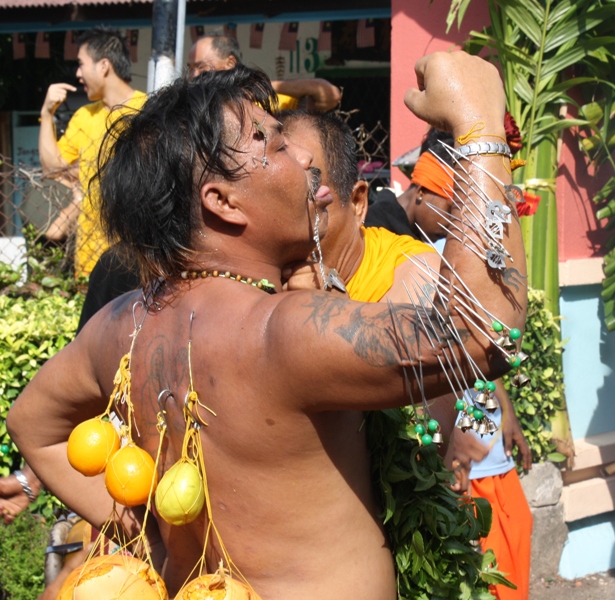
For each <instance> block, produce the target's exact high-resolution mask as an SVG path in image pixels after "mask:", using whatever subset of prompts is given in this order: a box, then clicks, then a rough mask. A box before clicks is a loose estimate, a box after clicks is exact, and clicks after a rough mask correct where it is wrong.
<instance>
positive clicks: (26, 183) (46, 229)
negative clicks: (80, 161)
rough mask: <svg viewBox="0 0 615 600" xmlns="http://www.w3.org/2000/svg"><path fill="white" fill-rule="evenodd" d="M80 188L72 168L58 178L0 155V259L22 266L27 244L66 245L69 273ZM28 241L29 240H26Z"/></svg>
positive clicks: (73, 248)
mask: <svg viewBox="0 0 615 600" xmlns="http://www.w3.org/2000/svg"><path fill="white" fill-rule="evenodd" d="M78 190H79V187H78V183H77V182H76V180H75V178H74V176H73V173H72V171H71V170H68V171H66V173H59V174H57V175H56V177H54V178H49V177H44V176H43V174H42V171H41V169H40V168H32V167H31V166H28V165H22V164H20V165H14V164H12V162H11V161H10V159H8V158H7V157H5V156H2V155H0V261H1V262H2V263H5V264H8V265H11V266H13V267H14V268H20V267H22V266H23V265H24V263H25V260H26V246H27V244H28V243H31V244H42V245H44V246H48V247H57V248H62V249H63V250H64V251H65V252H64V253H63V254H64V255H65V256H66V263H65V264H64V265H63V268H64V269H65V270H66V271H67V272H68V271H69V270H70V268H71V264H72V256H74V251H75V231H76V221H77V216H78V213H79V201H80V195H79V191H78ZM26 240H27V241H26Z"/></svg>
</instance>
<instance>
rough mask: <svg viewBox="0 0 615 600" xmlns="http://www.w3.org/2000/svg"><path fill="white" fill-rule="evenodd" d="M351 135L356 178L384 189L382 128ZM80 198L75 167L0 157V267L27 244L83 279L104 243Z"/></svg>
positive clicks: (15, 261) (20, 255)
mask: <svg viewBox="0 0 615 600" xmlns="http://www.w3.org/2000/svg"><path fill="white" fill-rule="evenodd" d="M356 112H357V111H349V112H343V111H338V116H339V117H340V118H341V119H343V120H345V121H346V122H348V121H349V119H350V118H351V117H352V116H355V115H356ZM352 131H353V135H354V137H355V140H356V142H357V160H358V164H359V174H360V177H361V178H363V179H366V180H367V181H368V182H369V183H370V187H371V188H373V189H377V188H379V187H381V186H386V185H388V183H389V158H388V139H389V132H388V130H387V129H386V127H385V126H384V125H383V124H382V123H381V122H380V121H378V122H377V124H376V125H375V126H373V127H371V128H367V127H366V126H365V125H364V124H361V125H359V126H358V127H354V128H353V130H352ZM82 197H83V194H82V189H81V185H80V183H79V178H78V173H77V168H76V167H75V168H68V169H66V170H63V171H60V172H55V173H54V174H53V176H45V175H43V172H42V170H41V169H40V168H33V167H31V166H29V165H25V164H18V165H15V164H13V163H12V162H11V160H10V159H9V158H7V157H5V156H2V155H1V154H0V263H4V264H8V265H11V266H13V267H14V268H22V267H23V266H24V265H25V263H26V251H27V245H28V244H42V245H43V246H44V247H50V248H58V249H61V250H62V254H63V256H64V259H63V262H62V265H61V268H62V270H63V271H64V274H65V275H68V274H70V273H73V274H75V273H76V274H77V275H87V274H88V273H89V271H90V270H91V268H92V267H93V265H94V264H95V262H96V260H97V258H98V256H100V254H101V253H102V252H103V251H104V247H105V243H104V241H103V238H101V236H100V226H99V225H98V224H93V223H84V214H83V213H82V210H81V208H82ZM92 218H93V217H92ZM76 256H77V258H78V260H77V263H78V265H79V264H81V265H83V264H85V265H88V268H87V269H83V268H81V269H80V268H79V267H78V265H77V268H76V267H75V257H76Z"/></svg>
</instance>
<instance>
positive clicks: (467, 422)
mask: <svg viewBox="0 0 615 600" xmlns="http://www.w3.org/2000/svg"><path fill="white" fill-rule="evenodd" d="M457 427H459V429H461V431H467V430H468V429H472V419H470V417H469V416H468V415H464V416H463V417H461V419H459V422H458V423H457Z"/></svg>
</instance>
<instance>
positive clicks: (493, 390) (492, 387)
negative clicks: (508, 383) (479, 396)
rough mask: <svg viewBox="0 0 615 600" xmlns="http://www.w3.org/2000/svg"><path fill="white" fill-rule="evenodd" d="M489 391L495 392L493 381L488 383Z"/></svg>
mask: <svg viewBox="0 0 615 600" xmlns="http://www.w3.org/2000/svg"><path fill="white" fill-rule="evenodd" d="M487 389H488V390H489V391H490V392H495V383H493V381H488V382H487Z"/></svg>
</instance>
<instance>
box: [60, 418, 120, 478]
mask: <svg viewBox="0 0 615 600" xmlns="http://www.w3.org/2000/svg"><path fill="white" fill-rule="evenodd" d="M119 447H120V436H119V435H118V433H117V431H115V429H114V427H113V425H111V423H109V422H108V421H102V420H101V419H99V418H94V419H88V420H87V421H84V422H83V423H79V425H77V427H75V429H73V431H72V432H71V434H70V436H69V438H68V446H67V448H66V452H67V454H68V462H69V463H70V464H71V466H72V467H73V469H76V470H77V471H79V473H81V474H82V475H85V476H86V477H93V476H94V475H99V474H100V473H102V472H103V471H104V470H105V467H106V466H107V461H108V460H109V458H110V457H111V456H112V455H113V454H114V453H115V452H117V451H118V450H119Z"/></svg>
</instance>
